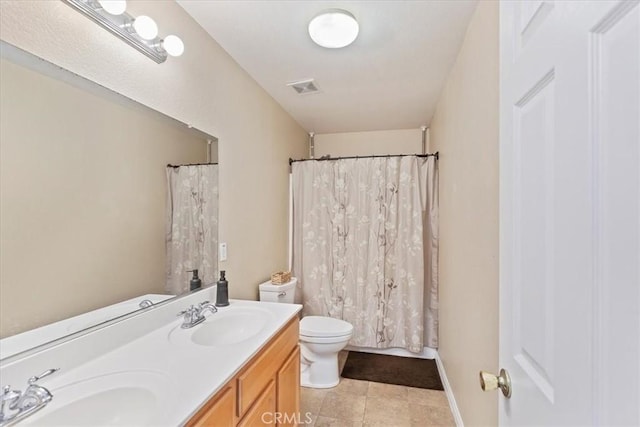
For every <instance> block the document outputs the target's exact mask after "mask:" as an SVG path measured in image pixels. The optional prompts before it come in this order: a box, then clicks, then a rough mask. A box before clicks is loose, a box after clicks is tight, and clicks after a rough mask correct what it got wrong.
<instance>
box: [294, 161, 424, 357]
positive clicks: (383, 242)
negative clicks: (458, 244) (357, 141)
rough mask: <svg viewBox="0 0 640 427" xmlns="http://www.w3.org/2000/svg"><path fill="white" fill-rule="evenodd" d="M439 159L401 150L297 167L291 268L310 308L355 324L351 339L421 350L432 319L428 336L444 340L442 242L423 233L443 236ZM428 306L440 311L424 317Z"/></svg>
mask: <svg viewBox="0 0 640 427" xmlns="http://www.w3.org/2000/svg"><path fill="white" fill-rule="evenodd" d="M434 162H435V159H433V157H428V158H419V157H416V156H403V157H399V156H398V157H384V158H358V159H339V160H330V161H304V162H296V163H294V164H293V165H292V174H293V209H294V220H293V230H294V231H293V239H294V241H293V272H294V274H295V275H296V276H297V277H298V279H299V284H298V286H299V290H298V294H301V302H302V303H303V305H304V309H303V312H304V314H305V315H323V316H330V317H336V318H340V319H344V320H346V321H348V322H350V323H351V324H353V326H354V335H353V338H352V340H351V344H352V345H355V346H362V347H376V348H388V347H402V348H406V349H407V350H409V351H412V352H420V351H422V349H423V346H424V344H425V333H424V327H425V325H427V326H428V327H429V328H430V330H429V331H428V333H427V334H426V338H427V340H426V342H427V343H428V344H433V342H434V340H435V343H436V345H437V270H436V268H435V267H436V266H437V258H435V262H434V259H433V257H432V255H433V252H434V250H435V252H436V254H437V242H436V243H435V245H434V244H432V242H431V241H429V242H427V243H428V244H427V245H425V237H426V238H427V239H431V238H432V237H435V238H437V231H436V232H434V231H433V230H432V227H436V228H437V194H434V192H433V190H434V187H433V185H434V182H433V179H434V178H435V163H434ZM428 177H430V178H431V182H429V183H427V178H428ZM427 184H429V186H428V185H427ZM428 187H429V188H428ZM434 196H435V198H434ZM431 209H436V215H435V216H434V214H433V211H431V212H430V210H431ZM432 218H433V219H435V221H436V222H435V223H434V224H432V223H431V222H430V221H431V219H432ZM425 226H426V227H427V229H426V230H425ZM425 278H426V281H427V285H428V286H427V289H426V290H425ZM433 278H435V279H436V281H435V282H434V281H433ZM433 288H435V290H434V289H433ZM431 307H435V308H436V312H435V313H434V312H430V313H429V314H428V315H427V316H426V317H425V309H427V310H431ZM429 319H430V320H429ZM434 325H435V328H434Z"/></svg>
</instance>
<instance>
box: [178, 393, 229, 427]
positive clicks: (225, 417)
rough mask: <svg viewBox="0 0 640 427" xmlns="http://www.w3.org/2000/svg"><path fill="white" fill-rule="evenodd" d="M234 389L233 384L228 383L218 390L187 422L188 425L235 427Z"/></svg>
mask: <svg viewBox="0 0 640 427" xmlns="http://www.w3.org/2000/svg"><path fill="white" fill-rule="evenodd" d="M234 397H235V394H234V390H233V384H231V385H226V386H225V387H224V389H223V390H222V391H221V392H218V394H216V396H215V397H214V398H212V399H211V400H210V401H209V402H208V403H207V404H206V405H205V406H204V408H202V409H201V410H200V411H199V412H198V413H197V414H196V415H195V416H194V417H193V418H191V419H190V420H189V422H188V423H187V427H213V426H215V427H233V425H234V424H235V423H234V421H235V420H234V414H233V406H234V405H233V403H234V400H235V399H234Z"/></svg>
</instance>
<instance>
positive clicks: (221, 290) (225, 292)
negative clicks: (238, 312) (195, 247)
mask: <svg viewBox="0 0 640 427" xmlns="http://www.w3.org/2000/svg"><path fill="white" fill-rule="evenodd" d="M224 274H225V271H224V270H222V271H220V280H218V286H217V287H218V289H217V291H216V306H217V307H226V306H228V305H229V282H227V279H226V278H225V277H224Z"/></svg>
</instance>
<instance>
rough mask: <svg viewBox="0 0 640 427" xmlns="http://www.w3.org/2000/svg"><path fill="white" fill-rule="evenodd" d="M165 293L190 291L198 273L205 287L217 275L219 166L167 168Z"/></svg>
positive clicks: (177, 293)
mask: <svg viewBox="0 0 640 427" xmlns="http://www.w3.org/2000/svg"><path fill="white" fill-rule="evenodd" d="M166 172H167V211H166V215H167V218H166V248H167V265H166V267H167V271H166V284H165V290H166V291H167V292H168V293H170V294H174V295H180V294H183V293H185V292H187V291H189V281H190V280H191V273H188V272H187V271H188V270H194V269H197V270H198V273H199V276H200V279H201V280H202V284H203V285H205V284H211V283H214V282H215V281H216V280H217V275H218V165H215V164H205V165H187V166H179V167H172V166H168V167H167V170H166Z"/></svg>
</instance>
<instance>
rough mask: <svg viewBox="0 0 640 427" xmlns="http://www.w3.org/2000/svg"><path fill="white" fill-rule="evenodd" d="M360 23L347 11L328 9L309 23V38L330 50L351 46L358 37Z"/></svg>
mask: <svg viewBox="0 0 640 427" xmlns="http://www.w3.org/2000/svg"><path fill="white" fill-rule="evenodd" d="M358 31H359V26H358V21H356V18H355V17H354V16H353V15H352V14H351V13H349V12H347V11H346V10H342V9H328V10H325V11H323V12H320V14H318V15H317V16H316V17H315V18H313V19H312V20H311V22H309V36H311V39H312V40H313V41H314V42H315V43H316V44H318V45H320V46H322V47H326V48H329V49H337V48H341V47H345V46H349V45H350V44H351V43H353V41H354V40H355V39H356V37H358Z"/></svg>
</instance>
